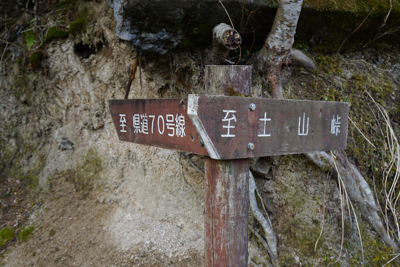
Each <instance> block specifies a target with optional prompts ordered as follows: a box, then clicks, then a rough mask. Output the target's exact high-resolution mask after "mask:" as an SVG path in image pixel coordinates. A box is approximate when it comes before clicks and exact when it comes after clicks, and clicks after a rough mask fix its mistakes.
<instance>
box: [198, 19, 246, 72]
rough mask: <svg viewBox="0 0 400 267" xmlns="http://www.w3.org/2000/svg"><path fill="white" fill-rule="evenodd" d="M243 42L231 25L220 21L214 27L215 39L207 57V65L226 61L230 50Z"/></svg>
mask: <svg viewBox="0 0 400 267" xmlns="http://www.w3.org/2000/svg"><path fill="white" fill-rule="evenodd" d="M241 43H242V38H241V37H240V34H239V33H238V32H237V31H236V30H235V29H233V28H232V27H231V26H229V25H228V24H225V23H220V24H218V25H217V26H215V27H214V29H213V41H212V45H211V49H210V52H209V53H208V54H207V56H206V59H205V64H206V65H219V64H221V63H223V62H224V61H225V59H226V58H227V57H228V55H229V51H230V50H235V49H237V48H238V47H239V46H240V45H241Z"/></svg>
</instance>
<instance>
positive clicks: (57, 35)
mask: <svg viewBox="0 0 400 267" xmlns="http://www.w3.org/2000/svg"><path fill="white" fill-rule="evenodd" d="M67 37H68V33H67V32H65V31H61V30H57V27H56V26H53V27H51V28H50V29H49V30H48V32H47V35H46V42H49V41H51V40H53V39H61V38H67Z"/></svg>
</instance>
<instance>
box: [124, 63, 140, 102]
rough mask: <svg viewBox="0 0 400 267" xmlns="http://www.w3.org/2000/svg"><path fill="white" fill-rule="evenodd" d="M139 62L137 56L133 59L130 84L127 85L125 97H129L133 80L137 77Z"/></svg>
mask: <svg viewBox="0 0 400 267" xmlns="http://www.w3.org/2000/svg"><path fill="white" fill-rule="evenodd" d="M137 63H138V57H135V59H134V60H133V65H132V69H131V75H130V76H129V81H128V84H127V85H126V90H125V97H124V99H128V96H129V91H130V90H131V85H132V81H133V79H135V74H136V69H137V65H138V64H137Z"/></svg>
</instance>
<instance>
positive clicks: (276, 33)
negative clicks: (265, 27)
mask: <svg viewBox="0 0 400 267" xmlns="http://www.w3.org/2000/svg"><path fill="white" fill-rule="evenodd" d="M302 4H303V0H280V2H279V7H278V11H277V13H276V16H275V20H274V24H273V25H272V29H271V31H270V33H269V34H268V38H267V39H266V41H265V45H264V47H263V48H262V49H261V50H260V52H259V60H261V62H263V64H264V66H265V69H266V70H267V72H268V73H267V78H268V81H269V82H270V85H271V95H272V97H273V98H279V99H282V98H283V82H282V66H283V65H288V64H289V63H290V62H291V49H292V46H293V43H294V35H295V34H296V28H297V22H298V20H299V17H300V12H301V5H302Z"/></svg>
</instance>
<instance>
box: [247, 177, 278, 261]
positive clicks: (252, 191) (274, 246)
mask: <svg viewBox="0 0 400 267" xmlns="http://www.w3.org/2000/svg"><path fill="white" fill-rule="evenodd" d="M256 190H257V186H256V182H255V181H254V176H253V174H252V173H251V171H249V200H250V209H251V212H252V213H253V215H254V217H255V218H256V219H257V221H258V222H259V223H260V224H261V226H262V228H263V229H264V232H265V239H266V241H267V244H268V247H269V249H268V247H267V249H268V251H271V252H270V253H272V255H271V257H272V258H273V259H277V258H278V239H277V237H276V235H275V233H274V231H273V230H272V224H271V221H270V219H269V217H268V214H266V215H267V218H265V217H264V216H263V214H262V213H261V211H260V209H259V208H258V205H257V198H256ZM261 201H262V200H261Z"/></svg>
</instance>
